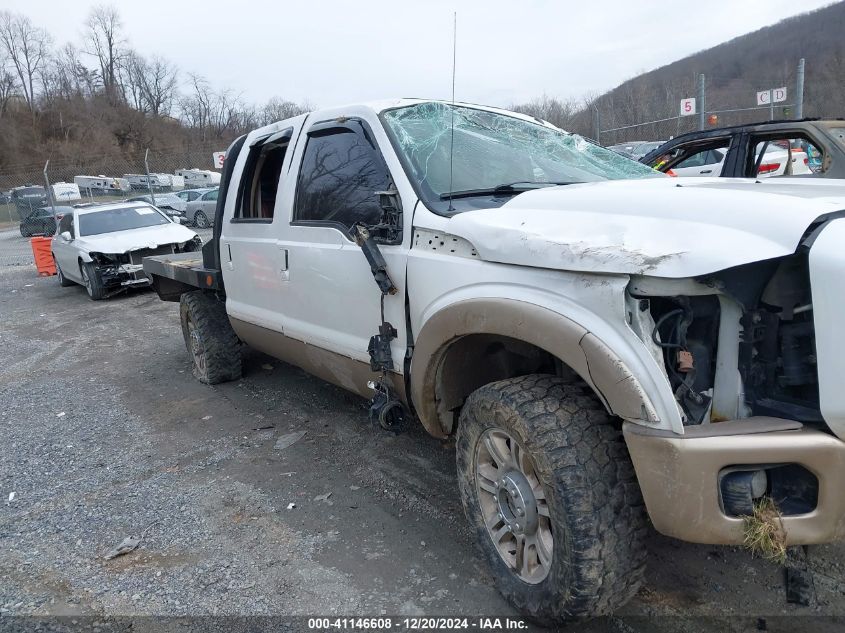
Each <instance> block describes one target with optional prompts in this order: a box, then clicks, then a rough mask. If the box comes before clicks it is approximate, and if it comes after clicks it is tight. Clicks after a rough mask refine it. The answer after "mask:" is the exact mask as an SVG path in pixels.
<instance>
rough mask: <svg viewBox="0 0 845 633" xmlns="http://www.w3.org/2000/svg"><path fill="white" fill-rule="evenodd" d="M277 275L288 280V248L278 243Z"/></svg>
mask: <svg viewBox="0 0 845 633" xmlns="http://www.w3.org/2000/svg"><path fill="white" fill-rule="evenodd" d="M279 251H280V253H279V275H280V276H281V278H282V281H290V270H289V269H288V249H286V248H284V247H283V246H281V245H279Z"/></svg>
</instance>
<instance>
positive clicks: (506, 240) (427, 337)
mask: <svg viewBox="0 0 845 633" xmlns="http://www.w3.org/2000/svg"><path fill="white" fill-rule="evenodd" d="M840 191H841V188H840V187H837V186H834V185H831V184H830V183H829V181H828V183H827V184H825V183H823V182H810V181H804V182H802V183H801V184H800V185H799V184H796V185H792V184H789V183H788V181H786V180H784V179H769V180H768V181H766V182H756V181H753V180H748V181H746V180H727V179H709V178H706V179H705V178H702V179H696V180H695V181H683V182H682V181H679V180H678V179H673V178H669V177H666V176H663V175H661V174H658V173H656V172H654V171H652V170H650V169H649V168H647V167H645V166H643V165H640V164H638V163H636V162H634V161H631V160H629V159H627V158H624V157H622V156H620V155H618V154H615V153H613V152H611V151H608V150H605V149H603V148H601V147H598V146H596V145H594V144H592V143H590V142H588V141H586V140H585V139H583V138H581V137H579V136H577V135H571V134H568V133H565V132H563V131H561V130H559V129H557V128H555V127H554V126H552V125H550V124H548V123H546V122H544V121H540V120H537V119H534V118H531V117H528V116H524V115H520V114H516V113H513V112H507V111H503V110H497V109H493V108H487V107H481V106H476V105H467V104H452V103H447V102H438V101H421V100H395V101H385V102H379V103H370V104H361V105H350V106H345V107H341V108H333V109H326V110H318V111H315V112H311V113H310V114H307V115H301V116H298V117H295V118H292V119H288V120H285V121H281V122H279V123H275V124H272V125H269V126H266V127H263V128H261V129H258V130H255V131H253V132H251V133H250V134H248V135H246V136H245V137H242V138H239V139H238V140H237V141H236V142H235V143H234V144H233V145H232V146H231V147H230V148H229V150H228V152H227V155H226V166H225V170H224V174H223V181H222V183H221V188H220V196H219V201H218V205H217V217H216V222H215V229H214V239H212V240H211V241H210V242H209V243H207V244H206V245H205V246H204V249H203V253H202V258H200V257H199V256H198V254H191V253H187V254H180V255H171V256H162V257H151V258H146V259H145V260H144V270H145V272H146V273H147V274H148V275H149V276H150V277H151V279H152V281H153V285H154V287H155V288H156V290H157V291H158V293H159V295H160V296H161V298H162V299H165V300H170V301H181V318H182V327H183V332H184V336H185V342H186V345H187V347H188V350H189V352H190V354H191V356H192V358H193V362H194V369H195V374H196V376H197V377H198V378H199V379H200V380H202V381H204V382H208V383H216V382H220V381H224V380H232V379H237V378H239V377H240V375H241V361H240V346H241V345H242V344H247V345H250V346H252V347H254V348H256V349H258V350H261V351H263V352H266V353H267V354H270V355H272V356H274V357H276V358H279V359H282V360H284V361H286V362H288V363H292V364H294V365H298V366H299V367H302V368H304V369H306V370H307V371H309V372H311V373H313V374H315V375H317V376H319V377H321V378H323V379H325V380H327V381H330V382H332V383H335V384H337V385H340V386H342V387H344V388H346V389H348V390H350V391H353V392H355V393H358V394H360V395H361V396H363V397H366V398H370V399H371V408H370V414H371V417H372V418H373V420H375V421H377V422H379V423H380V424H381V425H382V426H384V427H385V428H387V429H397V428H399V427H400V426H401V424H403V423H405V421H411V420H413V421H418V422H419V423H421V424H422V425H423V426H424V427H425V429H426V430H427V431H428V432H429V433H430V434H431V435H433V436H435V437H438V438H445V437H449V436H455V438H456V445H457V468H458V480H459V484H460V494H461V496H462V499H463V503H464V507H465V510H466V515H467V518H468V520H469V522H470V524H471V526H472V527H473V529H474V530H475V532H476V535H477V540H478V544H479V546H480V548H481V551H482V552H483V554H484V556H485V558H486V559H487V561H488V562H489V564H490V566H491V568H492V570H493V572H494V577H495V578H496V582H497V584H498V588H499V589H500V591H501V592H502V594H504V596H506V597H507V599H509V600H510V601H511V603H512V604H514V605H515V606H516V607H517V608H518V609H520V610H522V611H523V612H524V613H525V614H526V615H528V616H530V617H532V618H534V619H535V620H538V621H541V622H546V623H552V622H561V621H565V620H567V619H572V618H578V617H584V616H592V615H598V614H606V613H609V612H611V611H613V610H614V609H616V608H617V607H619V606H621V605H622V604H624V603H625V602H626V601H627V600H628V599H629V598H630V597H631V596H632V595H633V594H634V593H635V592H636V591H637V588H638V587H639V585H640V583H641V581H642V577H643V571H644V565H645V539H646V535H647V533H648V519H649V518H650V519H651V523H652V524H653V525H654V527H655V528H656V529H657V530H658V531H659V532H661V533H663V534H667V535H670V536H673V537H676V538H679V539H682V540H686V541H692V542H697V543H713V544H740V543H742V541H743V529H744V528H743V526H744V520H743V517H745V516H747V515H750V514H752V512H753V511H754V508H755V504H758V503H760V502H761V501H762V500H770V501H771V502H772V503H774V504H775V506H776V508H777V511H778V513H779V515H780V521H779V525H780V529H781V530H782V531H783V537H784V538H785V543H787V544H809V543H822V542H827V541H831V540H833V539H837V538H840V537H842V536H843V533H844V532H845V495H843V494H842V493H841V482H842V481H843V480H845V443H843V441H842V440H843V438H845V389H843V388H842V386H841V384H840V383H841V377H842V376H843V375H845V337H843V335H842V334H841V333H839V330H838V328H839V327H840V326H841V324H842V315H843V312H845V292H843V291H845V276H844V275H843V272H845V251H843V249H842V244H843V243H845V212H843V210H845V196H843V195H842V193H840Z"/></svg>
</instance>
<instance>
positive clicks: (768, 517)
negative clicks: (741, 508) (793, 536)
mask: <svg viewBox="0 0 845 633" xmlns="http://www.w3.org/2000/svg"><path fill="white" fill-rule="evenodd" d="M742 521H743V533H744V539H743V545H745V547H747V548H748V549H750V550H751V553H752V554H754V555H757V556H760V557H762V558H765V559H766V560H769V561H771V562H773V563H778V564H780V565H783V564H784V563H785V562H786V532H785V530H784V529H783V521H782V520H781V514H780V510H778V508H777V506H776V505H775V502H774V501H772V499H771V497H763V498H762V499H760V500H759V501H757V502H755V503H754V511H753V514H752V515H751V516H745V517H743V518H742Z"/></svg>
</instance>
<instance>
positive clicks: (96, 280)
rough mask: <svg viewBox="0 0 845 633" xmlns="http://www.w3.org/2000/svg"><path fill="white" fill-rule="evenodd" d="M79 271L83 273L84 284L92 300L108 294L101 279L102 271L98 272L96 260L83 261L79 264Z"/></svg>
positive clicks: (97, 299)
mask: <svg viewBox="0 0 845 633" xmlns="http://www.w3.org/2000/svg"><path fill="white" fill-rule="evenodd" d="M79 271H80V273H81V274H82V285H83V286H85V290H87V291H88V296H89V297H91V301H99V300H100V299H102V298H103V297H105V296H106V289H105V287H104V286H103V280H102V279H100V273H98V272H97V267H96V266H95V265H94V262H82V263H81V264H80V265H79Z"/></svg>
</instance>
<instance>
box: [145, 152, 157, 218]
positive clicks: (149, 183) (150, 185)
mask: <svg viewBox="0 0 845 633" xmlns="http://www.w3.org/2000/svg"><path fill="white" fill-rule="evenodd" d="M149 156H150V149H149V148H147V150H146V151H145V152H144V170H145V171H144V173H146V174H147V188H148V189H149V190H150V200H152V201H153V206H156V195H155V194H154V193H153V183H152V182H150V163H149V162H148V161H147V158H149Z"/></svg>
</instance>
